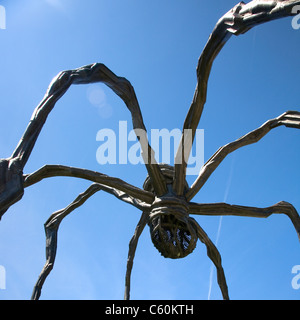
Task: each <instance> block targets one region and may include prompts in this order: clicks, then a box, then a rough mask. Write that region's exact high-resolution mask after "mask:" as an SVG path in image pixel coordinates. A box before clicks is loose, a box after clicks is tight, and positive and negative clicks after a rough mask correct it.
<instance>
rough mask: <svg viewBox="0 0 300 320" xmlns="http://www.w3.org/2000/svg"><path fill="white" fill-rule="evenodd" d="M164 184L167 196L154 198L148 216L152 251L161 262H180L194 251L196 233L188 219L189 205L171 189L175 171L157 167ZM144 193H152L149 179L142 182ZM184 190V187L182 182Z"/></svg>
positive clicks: (152, 189)
mask: <svg viewBox="0 0 300 320" xmlns="http://www.w3.org/2000/svg"><path fill="white" fill-rule="evenodd" d="M159 167H160V170H161V171H162V173H163V176H164V179H165V181H166V186H167V190H168V192H167V193H166V194H164V195H162V196H160V197H158V196H155V200H154V201H153V203H152V205H151V210H150V213H149V222H148V225H149V227H150V235H151V240H152V242H153V244H154V246H155V248H156V249H157V250H158V251H159V252H160V253H161V255H162V256H163V257H165V258H171V259H178V258H184V257H186V256H187V255H189V254H190V253H192V252H193V250H194V249H195V247H196V242H197V232H196V230H195V229H194V227H193V225H192V223H191V222H190V217H189V212H188V209H189V205H188V202H187V200H186V198H185V196H178V195H177V194H176V192H175V190H174V189H173V181H174V174H175V170H174V167H172V166H170V165H167V164H159ZM144 189H145V190H147V191H152V192H154V188H153V186H152V184H151V180H150V179H149V176H147V178H146V180H145V182H144ZM185 190H188V184H187V182H186V181H185Z"/></svg>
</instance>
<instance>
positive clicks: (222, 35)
mask: <svg viewBox="0 0 300 320" xmlns="http://www.w3.org/2000/svg"><path fill="white" fill-rule="evenodd" d="M298 4H300V1H299V0H297V1H296V0H294V1H292V0H291V1H269V0H262V1H251V2H249V3H247V4H245V3H244V2H240V3H238V4H237V5H236V6H234V7H233V8H232V9H231V10H230V11H228V12H227V13H226V14H225V15H224V16H223V17H221V18H220V19H219V21H218V22H217V24H216V25H215V28H214V30H213V31H212V33H211V34H210V36H209V39H208V41H207V43H206V45H205V47H204V49H203V51H202V53H201V55H200V58H199V60H198V65H197V86H196V89H195V93H194V97H193V100H192V103H191V106H190V108H189V111H188V113H187V116H186V118H185V121H184V125H183V129H182V137H181V141H180V144H179V147H178V149H177V153H176V157H175V179H174V185H173V188H174V190H175V191H176V192H177V194H178V195H182V194H183V192H184V183H185V176H186V167H187V161H188V158H189V155H190V152H191V148H192V144H193V141H194V137H195V133H196V129H197V127H198V123H199V121H200V118H201V115H202V112H203V108H204V105H205V102H206V97H207V83H208V79H209V75H210V72H211V68H212V65H213V62H214V60H215V58H216V57H217V55H218V54H219V52H220V51H221V49H222V48H223V46H224V45H225V44H226V42H227V41H228V40H229V39H230V37H231V36H232V35H236V36H238V35H240V34H242V33H245V32H247V31H248V30H250V29H251V28H252V27H255V26H257V25H259V24H262V23H265V22H268V21H271V20H275V19H279V18H283V17H287V16H292V15H295V14H296V13H295V12H293V10H292V8H293V7H294V6H295V5H298Z"/></svg>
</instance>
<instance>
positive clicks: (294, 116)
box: [186, 111, 300, 201]
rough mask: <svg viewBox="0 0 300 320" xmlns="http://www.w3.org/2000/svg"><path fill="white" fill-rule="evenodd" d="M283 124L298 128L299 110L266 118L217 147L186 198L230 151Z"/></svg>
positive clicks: (197, 189)
mask: <svg viewBox="0 0 300 320" xmlns="http://www.w3.org/2000/svg"><path fill="white" fill-rule="evenodd" d="M281 125H284V126H286V127H291V128H297V129H299V128H300V112H298V111H287V112H285V113H283V114H282V115H280V116H279V117H277V118H275V119H271V120H268V121H267V122H265V123H264V124H263V125H262V126H260V127H259V128H258V129H256V130H253V131H251V132H249V133H247V134H246V135H244V136H242V137H241V138H239V139H237V140H235V141H233V142H230V143H228V144H226V145H225V146H223V147H221V148H219V149H218V150H217V151H216V152H215V153H214V154H213V155H212V157H211V158H210V159H209V160H208V161H207V162H206V163H205V164H204V166H203V167H202V168H201V170H200V173H199V176H198V178H197V179H196V180H195V182H194V183H193V184H192V186H191V188H190V189H189V190H188V192H187V193H186V198H187V200H188V201H190V200H191V199H192V198H193V197H194V196H195V195H196V194H197V192H198V191H199V190H200V189H201V188H202V186H203V185H204V184H205V182H206V181H207V179H208V178H209V177H210V175H211V174H212V173H213V172H214V171H215V170H216V168H217V167H218V166H219V164H220V163H221V162H222V161H223V160H224V159H225V157H226V156H227V155H228V154H230V153H231V152H233V151H235V150H237V149H239V148H241V147H243V146H246V145H249V144H252V143H256V142H258V141H259V140H260V139H262V138H263V137H264V136H265V135H266V134H267V133H268V132H269V131H271V130H272V129H274V128H276V127H278V126H281Z"/></svg>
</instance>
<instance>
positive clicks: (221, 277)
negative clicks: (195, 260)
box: [189, 218, 229, 300]
mask: <svg viewBox="0 0 300 320" xmlns="http://www.w3.org/2000/svg"><path fill="white" fill-rule="evenodd" d="M189 219H190V220H191V222H192V223H193V225H194V226H195V229H196V230H197V235H198V238H199V240H200V241H201V242H202V243H204V244H205V245H206V248H207V256H208V257H209V258H210V259H211V261H212V262H213V263H214V265H215V267H216V269H217V280H218V284H219V287H220V289H221V292H222V296H223V299H224V300H229V294H228V287H227V283H226V277H225V273H224V270H223V267H222V259H221V255H220V253H219V251H218V249H217V248H216V246H215V245H214V244H213V242H212V241H211V240H210V238H209V237H208V235H207V234H206V232H205V231H204V230H203V229H202V228H201V227H200V225H199V224H198V222H197V221H196V220H195V219H193V218H189Z"/></svg>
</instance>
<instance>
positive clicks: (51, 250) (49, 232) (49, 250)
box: [31, 183, 148, 300]
mask: <svg viewBox="0 0 300 320" xmlns="http://www.w3.org/2000/svg"><path fill="white" fill-rule="evenodd" d="M98 191H105V192H108V193H110V194H112V195H114V196H115V197H117V198H118V199H120V200H122V201H124V202H127V203H130V204H132V205H133V206H135V207H137V208H138V209H140V210H145V209H147V208H148V206H147V205H146V204H143V203H141V202H140V201H139V200H137V199H134V198H133V197H131V196H129V195H127V194H125V193H124V192H122V191H120V190H117V189H114V188H110V187H107V186H104V185H101V184H98V183H93V184H92V185H91V186H90V187H89V188H88V189H87V190H86V191H84V192H83V193H81V194H79V195H78V197H77V198H76V199H75V200H74V201H73V202H72V203H71V204H69V205H68V206H67V207H66V208H64V209H61V210H58V211H56V212H54V213H53V214H52V215H51V216H50V217H49V219H48V220H47V221H46V223H45V225H44V227H45V233H46V263H45V265H44V267H43V270H42V272H41V273H40V275H39V278H38V280H37V282H36V284H35V286H34V289H33V293H32V297H31V299H32V300H38V299H39V297H40V295H41V291H42V287H43V284H44V282H45V280H46V278H47V277H48V275H49V274H50V272H51V270H52V269H53V266H54V262H55V257H56V251H57V234H58V228H59V226H60V223H61V222H62V220H63V219H64V218H65V217H66V216H67V215H69V214H70V213H71V212H72V211H74V210H75V209H76V208H78V207H80V206H81V205H83V204H84V203H85V201H86V200H88V199H89V198H90V197H91V196H92V195H94V194H95V193H96V192H98Z"/></svg>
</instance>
